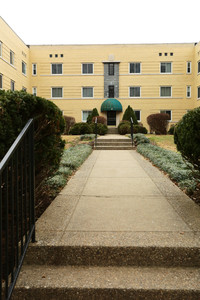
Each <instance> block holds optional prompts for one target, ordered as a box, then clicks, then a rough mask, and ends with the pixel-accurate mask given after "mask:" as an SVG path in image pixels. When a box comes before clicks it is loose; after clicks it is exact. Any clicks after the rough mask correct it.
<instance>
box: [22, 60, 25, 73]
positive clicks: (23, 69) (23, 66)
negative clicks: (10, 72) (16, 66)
mask: <svg viewBox="0 0 200 300" xmlns="http://www.w3.org/2000/svg"><path fill="white" fill-rule="evenodd" d="M22 73H23V74H24V75H26V63H25V62H24V61H23V62H22Z"/></svg>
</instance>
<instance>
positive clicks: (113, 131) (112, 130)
mask: <svg viewBox="0 0 200 300" xmlns="http://www.w3.org/2000/svg"><path fill="white" fill-rule="evenodd" d="M107 134H118V129H117V128H116V127H108V132H107Z"/></svg>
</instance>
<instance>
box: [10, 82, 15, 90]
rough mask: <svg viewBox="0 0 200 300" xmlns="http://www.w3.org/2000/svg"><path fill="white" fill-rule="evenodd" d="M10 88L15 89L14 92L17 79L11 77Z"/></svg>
mask: <svg viewBox="0 0 200 300" xmlns="http://www.w3.org/2000/svg"><path fill="white" fill-rule="evenodd" d="M10 89H11V91H13V92H14V90H15V81H14V80H12V79H11V81H10Z"/></svg>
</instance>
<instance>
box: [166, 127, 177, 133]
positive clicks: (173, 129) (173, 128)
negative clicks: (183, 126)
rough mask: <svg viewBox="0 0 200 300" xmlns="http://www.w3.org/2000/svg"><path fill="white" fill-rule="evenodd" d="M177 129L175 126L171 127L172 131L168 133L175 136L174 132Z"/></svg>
mask: <svg viewBox="0 0 200 300" xmlns="http://www.w3.org/2000/svg"><path fill="white" fill-rule="evenodd" d="M175 127H176V126H175V125H171V126H170V129H169V130H168V132H167V133H168V134H171V135H173V134H174V131H175Z"/></svg>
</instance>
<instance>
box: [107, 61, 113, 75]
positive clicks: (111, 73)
mask: <svg viewBox="0 0 200 300" xmlns="http://www.w3.org/2000/svg"><path fill="white" fill-rule="evenodd" d="M108 75H114V64H108Z"/></svg>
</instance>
